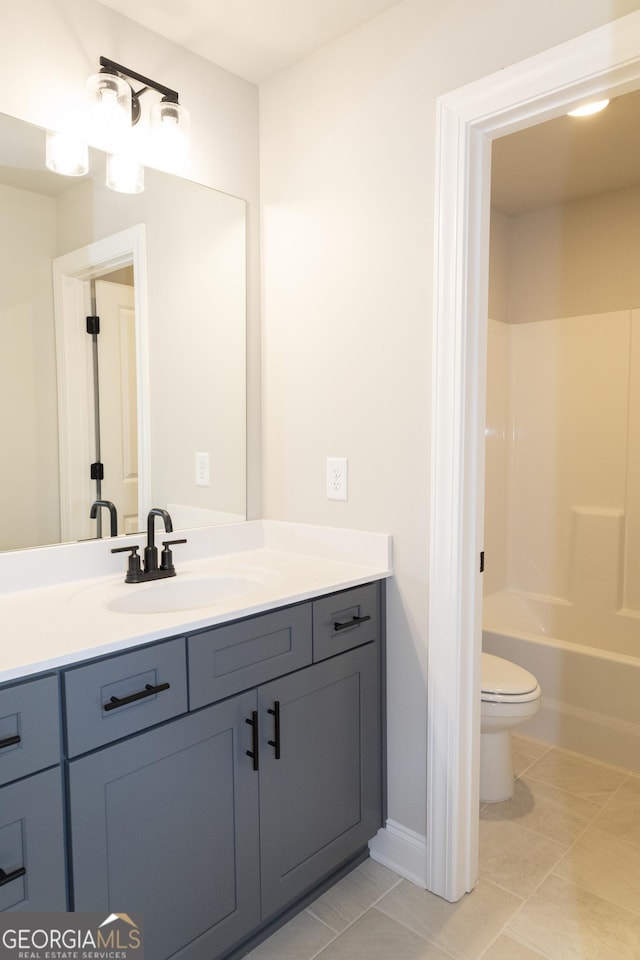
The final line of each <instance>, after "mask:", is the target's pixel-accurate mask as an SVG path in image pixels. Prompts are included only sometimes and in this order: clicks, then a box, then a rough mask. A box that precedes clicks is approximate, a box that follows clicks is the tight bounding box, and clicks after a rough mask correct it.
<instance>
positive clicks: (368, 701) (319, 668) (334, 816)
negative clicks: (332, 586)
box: [259, 643, 381, 919]
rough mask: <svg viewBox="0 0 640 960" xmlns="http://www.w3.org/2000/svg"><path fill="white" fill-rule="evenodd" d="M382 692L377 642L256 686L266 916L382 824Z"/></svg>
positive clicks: (357, 847) (363, 842)
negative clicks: (257, 695) (277, 725)
mask: <svg viewBox="0 0 640 960" xmlns="http://www.w3.org/2000/svg"><path fill="white" fill-rule="evenodd" d="M379 695H380V694H379V684H378V647H377V645H376V644H373V643H372V644H369V645H368V646H364V647H360V648H358V649H357V650H353V651H350V652H349V653H345V654H343V655H342V656H339V657H334V658H333V659H330V660H325V661H323V662H322V663H319V664H316V665H315V666H313V667H308V668H307V669H305V670H300V671H299V672H298V673H295V674H291V675H289V676H287V677H283V678H282V679H280V680H275V681H273V682H272V683H269V684H266V685H265V686H264V687H262V688H261V689H260V691H259V716H260V728H261V729H260V738H261V753H260V843H261V871H262V916H263V918H264V919H266V918H267V917H269V916H271V915H272V914H273V913H275V912H276V911H277V910H279V909H281V908H282V907H283V906H284V905H285V904H287V903H290V902H292V901H294V900H295V899H297V898H298V897H299V896H301V895H302V894H303V893H304V891H305V890H307V889H308V888H309V887H311V886H312V885H313V884H315V883H317V882H318V881H319V880H321V879H322V878H323V877H324V876H326V875H328V874H330V873H331V872H332V871H333V870H334V869H336V868H337V867H338V866H339V865H340V864H341V863H342V862H344V861H345V860H347V859H348V858H349V857H350V856H351V855H352V854H354V853H356V852H357V851H358V850H360V849H361V848H362V847H364V846H365V845H366V843H367V841H368V840H369V839H371V837H372V836H374V834H375V833H376V831H377V829H378V827H379V826H380V817H381V786H380V766H381V764H380V710H379ZM270 710H271V711H273V713H269V712H268V711H270ZM278 713H279V743H278V737H277V735H276V720H277V719H278ZM268 741H273V744H276V746H274V745H273V744H271V745H270V744H269V743H268ZM278 748H279V749H278ZM277 753H279V758H278V757H277V755H276V754H277Z"/></svg>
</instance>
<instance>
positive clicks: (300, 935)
mask: <svg viewBox="0 0 640 960" xmlns="http://www.w3.org/2000/svg"><path fill="white" fill-rule="evenodd" d="M334 937H335V934H334V933H333V931H331V930H329V928H328V927H327V926H325V925H324V923H320V921H319V920H316V918H315V917H312V916H310V915H309V914H308V913H307V912H306V911H304V912H303V913H299V914H298V915H297V916H296V917H294V918H293V920H289V922H288V923H286V924H285V925H284V927H281V928H280V930H277V931H276V932H275V933H274V934H272V936H270V937H269V939H268V940H265V941H263V943H260V944H259V945H258V946H257V947H256V948H255V950H252V951H251V953H249V954H247V957H246V960H311V957H315V955H316V954H317V953H318V952H319V951H320V950H322V948H323V947H326V945H327V944H328V943H330V942H331V940H333V939H334Z"/></svg>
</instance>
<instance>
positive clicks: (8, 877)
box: [0, 867, 27, 887]
mask: <svg viewBox="0 0 640 960" xmlns="http://www.w3.org/2000/svg"><path fill="white" fill-rule="evenodd" d="M26 872H27V870H26V867H18V869H17V870H13V871H12V872H11V873H6V871H4V870H3V869H2V867H0V887H4V885H5V883H11V881H12V880H17V879H18V877H24V875H25V873H26Z"/></svg>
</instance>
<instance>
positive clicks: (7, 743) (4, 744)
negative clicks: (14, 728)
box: [0, 734, 20, 750]
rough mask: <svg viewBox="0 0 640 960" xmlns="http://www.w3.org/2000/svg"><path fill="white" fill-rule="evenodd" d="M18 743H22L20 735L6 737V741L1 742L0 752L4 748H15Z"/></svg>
mask: <svg viewBox="0 0 640 960" xmlns="http://www.w3.org/2000/svg"><path fill="white" fill-rule="evenodd" d="M16 743H20V737H19V735H18V734H16V735H15V737H6V738H5V739H4V740H0V750H2V749H3V748H4V747H13V746H14V745H15V744H16Z"/></svg>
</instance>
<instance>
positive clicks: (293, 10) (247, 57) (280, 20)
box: [101, 0, 399, 83]
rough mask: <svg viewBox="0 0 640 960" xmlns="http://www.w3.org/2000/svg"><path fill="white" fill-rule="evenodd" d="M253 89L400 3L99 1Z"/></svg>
mask: <svg viewBox="0 0 640 960" xmlns="http://www.w3.org/2000/svg"><path fill="white" fill-rule="evenodd" d="M101 2H102V3H103V4H104V5H105V6H106V7H111V9H112V10H116V11H117V12H118V13H121V14H123V15H124V16H126V17H129V19H131V20H135V22H136V23H139V24H142V26H143V27H147V28H148V29H149V30H154V31H155V32H156V33H159V34H161V36H163V37H168V38H169V39H170V40H173V41H174V42H175V43H179V44H180V45H181V46H183V47H186V48H187V50H191V51H192V52H193V53H197V54H199V55H200V56H201V57H206V59H207V60H211V61H212V62H213V63H217V64H218V65H219V66H221V67H224V68H225V69H226V70H230V71H231V72H232V73H235V74H237V75H238V76H240V77H244V78H245V79H246V80H250V81H251V82H252V83H261V82H262V81H263V80H266V79H267V78H268V77H272V76H273V75H274V74H276V73H279V72H280V71H281V70H284V69H285V67H288V66H290V65H291V64H292V63H296V62H297V61H298V60H302V59H303V57H306V56H307V55H308V54H310V53H313V51H314V50H317V49H318V48H319V47H322V46H324V45H325V44H326V43H330V42H331V41H332V40H335V39H337V38H338V37H340V36H342V35H343V34H345V33H349V31H350V30H354V29H355V28H356V27H358V26H360V24H362V23H364V22H365V21H366V20H371V19H372V18H373V17H376V16H377V15H378V14H379V13H382V12H383V11H384V10H388V9H389V7H395V6H396V4H397V3H398V2H399V0H180V2H176V0H101Z"/></svg>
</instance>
